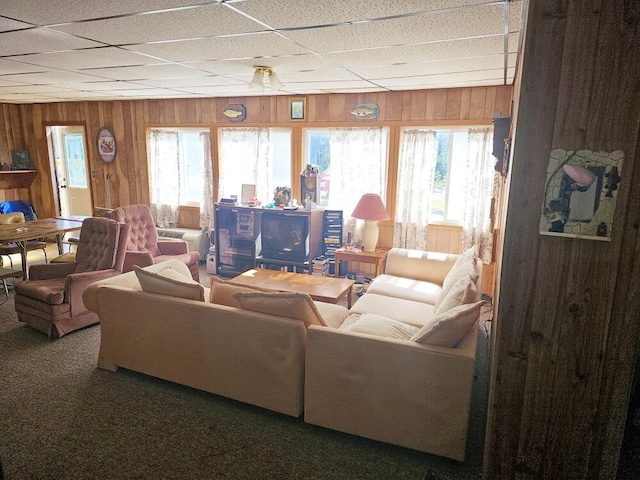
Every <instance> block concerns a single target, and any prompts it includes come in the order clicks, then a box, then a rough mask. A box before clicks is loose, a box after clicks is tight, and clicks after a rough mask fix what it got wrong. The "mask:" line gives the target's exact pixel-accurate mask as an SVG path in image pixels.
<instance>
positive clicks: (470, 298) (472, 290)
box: [434, 274, 479, 315]
mask: <svg viewBox="0 0 640 480" xmlns="http://www.w3.org/2000/svg"><path fill="white" fill-rule="evenodd" d="M474 276H475V278H476V280H477V278H478V276H477V275H474ZM478 298H479V295H478V286H477V285H476V281H475V280H474V279H473V277H471V275H469V274H465V275H464V276H463V277H461V278H460V279H459V280H458V281H457V282H456V283H454V284H453V285H452V287H451V288H450V289H449V290H444V289H443V290H442V291H441V292H440V295H438V298H437V300H436V304H435V311H434V315H438V314H440V313H442V312H446V311H447V310H450V309H452V308H453V307H457V306H458V305H463V304H465V303H471V302H474V301H475V300H476V299H478Z"/></svg>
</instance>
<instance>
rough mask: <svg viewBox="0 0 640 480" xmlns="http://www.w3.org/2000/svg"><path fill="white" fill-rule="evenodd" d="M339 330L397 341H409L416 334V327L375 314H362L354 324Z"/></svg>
mask: <svg viewBox="0 0 640 480" xmlns="http://www.w3.org/2000/svg"><path fill="white" fill-rule="evenodd" d="M340 330H343V331H346V332H357V333H366V334H368V335H375V336H377V337H385V338H395V339H397V340H409V339H410V338H411V337H412V336H413V335H415V334H416V332H418V328H417V327H414V326H411V325H409V324H406V323H403V322H399V321H398V320H393V319H392V318H389V317H385V316H383V315H377V314H375V313H364V314H362V315H360V318H358V319H357V320H356V321H355V322H352V323H350V324H348V325H345V326H344V327H341V328H340Z"/></svg>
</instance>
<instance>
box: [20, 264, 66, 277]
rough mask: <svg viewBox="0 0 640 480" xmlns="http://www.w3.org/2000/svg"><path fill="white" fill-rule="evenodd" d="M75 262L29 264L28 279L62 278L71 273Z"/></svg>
mask: <svg viewBox="0 0 640 480" xmlns="http://www.w3.org/2000/svg"><path fill="white" fill-rule="evenodd" d="M75 269H76V264H75V263H46V264H42V265H31V266H30V267H29V280H48V279H50V278H63V277H66V276H67V275H69V274H70V273H73V271H74V270H75Z"/></svg>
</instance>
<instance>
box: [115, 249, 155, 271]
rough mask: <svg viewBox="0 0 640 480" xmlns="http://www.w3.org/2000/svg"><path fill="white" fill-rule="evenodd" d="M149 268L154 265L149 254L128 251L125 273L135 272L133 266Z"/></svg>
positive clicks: (123, 269)
mask: <svg viewBox="0 0 640 480" xmlns="http://www.w3.org/2000/svg"><path fill="white" fill-rule="evenodd" d="M134 265H138V266H139V267H148V266H149V265H153V257H152V256H151V254H150V253H149V252H136V251H134V250H127V253H125V255H124V265H123V267H122V271H123V272H130V271H131V270H133V266H134Z"/></svg>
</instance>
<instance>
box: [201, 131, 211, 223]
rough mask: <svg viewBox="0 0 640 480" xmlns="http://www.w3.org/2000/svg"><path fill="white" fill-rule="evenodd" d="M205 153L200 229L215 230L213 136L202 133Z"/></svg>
mask: <svg viewBox="0 0 640 480" xmlns="http://www.w3.org/2000/svg"><path fill="white" fill-rule="evenodd" d="M200 142H201V143H202V153H203V159H202V160H203V162H204V164H203V169H202V170H203V180H204V182H203V186H202V200H200V227H202V228H203V229H209V228H213V167H212V166H211V134H210V133H209V132H201V133H200Z"/></svg>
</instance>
